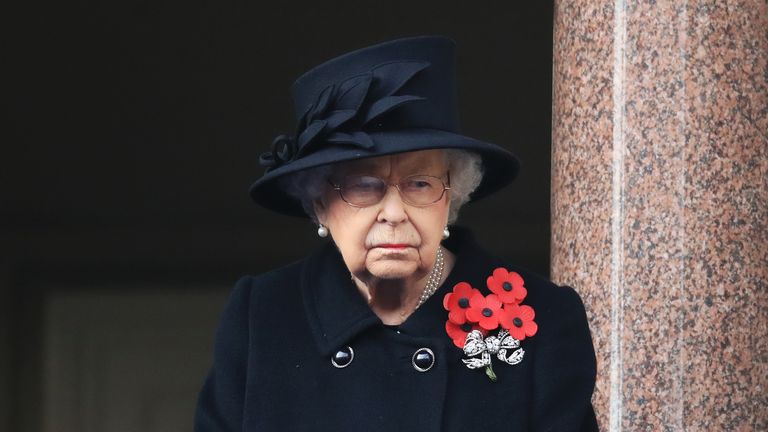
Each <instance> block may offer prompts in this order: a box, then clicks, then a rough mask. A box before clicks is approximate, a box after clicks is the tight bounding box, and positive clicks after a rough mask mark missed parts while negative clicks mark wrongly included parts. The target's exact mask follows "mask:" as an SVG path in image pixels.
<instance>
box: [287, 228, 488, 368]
mask: <svg viewBox="0 0 768 432" xmlns="http://www.w3.org/2000/svg"><path fill="white" fill-rule="evenodd" d="M443 246H445V247H446V248H447V249H448V250H450V251H451V252H453V253H454V255H456V263H455V265H454V267H453V269H452V270H451V273H450V274H449V275H448V277H447V278H446V280H445V282H443V284H442V285H441V286H440V288H438V290H437V291H436V292H435V294H434V295H432V297H430V299H429V300H427V301H426V302H425V303H424V304H423V305H422V306H421V307H419V308H418V309H417V310H416V311H415V312H414V313H413V314H411V315H410V316H409V317H408V319H407V320H406V321H405V322H403V323H402V324H401V325H400V326H398V330H400V331H401V332H403V333H405V334H409V335H412V336H416V337H428V338H441V339H445V340H446V341H448V342H450V339H448V337H447V335H446V333H445V321H446V320H447V312H446V311H445V309H443V304H442V301H443V297H444V296H445V294H446V293H447V292H449V291H450V290H451V289H452V288H453V286H454V285H455V284H456V283H458V282H459V281H468V282H470V283H472V284H473V285H475V286H478V288H480V289H481V291H485V290H486V288H485V283H484V282H485V278H486V277H487V275H488V274H490V273H491V272H492V271H493V269H494V268H496V267H498V266H500V265H502V264H501V262H500V261H499V260H497V259H495V258H492V257H491V256H489V255H488V254H487V253H486V252H485V251H484V250H482V249H481V248H480V246H479V245H478V244H477V243H476V242H475V240H474V238H473V236H472V234H471V232H470V231H469V230H468V229H466V228H461V227H452V228H451V237H450V239H448V240H446V241H444V242H443ZM301 285H302V286H301V291H302V296H303V300H304V307H305V312H306V315H307V319H308V321H309V324H310V327H311V328H312V332H313V335H314V339H315V341H316V342H317V345H318V348H319V349H320V352H321V354H322V355H331V354H332V353H334V352H336V350H337V349H339V347H342V346H345V345H349V342H350V341H351V340H352V339H353V338H354V337H355V336H357V335H359V334H360V333H362V332H364V331H365V330H367V329H369V328H371V327H376V326H383V323H382V322H381V320H380V319H379V317H378V316H376V314H375V313H373V311H372V310H371V308H370V307H368V305H367V304H366V302H365V301H364V300H363V298H362V296H361V295H360V293H359V292H358V290H357V288H356V287H355V285H354V283H353V282H352V279H351V276H350V273H349V270H348V269H347V267H346V265H345V264H344V260H343V259H342V257H341V254H340V253H339V251H338V249H337V248H336V246H335V245H334V244H333V243H332V242H328V243H327V244H325V245H324V246H323V247H322V248H321V249H320V250H319V251H317V252H316V253H314V254H312V255H311V256H310V257H309V258H308V259H307V261H306V262H305V265H304V267H303V269H302V278H301ZM458 351H460V350H458Z"/></svg>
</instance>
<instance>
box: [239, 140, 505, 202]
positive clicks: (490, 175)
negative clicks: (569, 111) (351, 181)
mask: <svg viewBox="0 0 768 432" xmlns="http://www.w3.org/2000/svg"><path fill="white" fill-rule="evenodd" d="M369 135H370V137H371V139H372V141H373V142H374V144H375V146H374V147H373V148H371V149H364V148H360V147H356V146H345V145H333V146H327V147H325V148H322V149H318V150H317V151H315V152H313V153H311V154H309V155H306V156H303V157H301V158H299V159H296V160H294V161H291V162H289V163H286V164H284V165H281V166H279V167H277V168H274V169H272V170H269V171H268V172H266V173H265V174H264V175H263V176H262V177H261V178H260V179H258V180H257V181H256V182H254V183H253V184H252V185H251V188H250V195H251V198H253V200H254V201H255V202H256V203H257V204H259V205H261V206H264V207H266V208H268V209H270V210H274V211H276V212H279V213H282V214H286V215H290V216H299V217H306V216H307V215H306V213H305V212H304V209H303V208H302V206H301V203H300V202H299V201H298V200H296V199H295V198H294V197H292V196H289V195H288V194H286V193H285V191H284V190H282V189H281V188H280V185H279V179H281V178H283V177H285V176H287V175H290V174H292V173H295V172H298V171H302V170H305V169H308V168H314V167H318V166H321V165H328V164H334V163H338V162H345V161H351V160H357V159H364V158H370V157H377V156H386V155H390V154H395V153H405V152H412V151H419V150H430V149H461V150H468V151H473V152H475V153H477V154H479V155H480V157H481V158H482V161H483V179H482V181H481V182H480V185H479V186H478V187H477V189H476V190H475V191H474V192H473V193H472V194H471V195H470V201H476V200H478V199H480V198H483V197H485V196H488V195H490V194H492V193H493V192H496V191H497V190H499V189H501V188H503V187H504V186H506V185H507V184H509V183H510V182H512V180H514V179H515V177H516V176H517V173H518V171H519V170H520V161H519V160H518V159H517V157H516V156H515V155H513V154H512V153H511V152H509V151H507V150H505V149H504V148H502V147H500V146H498V145H495V144H491V143H487V142H484V141H480V140H477V139H474V138H470V137H467V136H464V135H460V134H456V133H452V132H446V131H442V130H437V129H417V128H413V129H400V130H396V131H377V132H370V133H369Z"/></svg>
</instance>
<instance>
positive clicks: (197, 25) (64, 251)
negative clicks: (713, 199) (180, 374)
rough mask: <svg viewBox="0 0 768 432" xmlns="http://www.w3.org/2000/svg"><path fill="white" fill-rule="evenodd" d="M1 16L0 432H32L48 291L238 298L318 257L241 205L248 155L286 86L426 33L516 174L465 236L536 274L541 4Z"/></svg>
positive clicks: (220, 5)
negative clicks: (297, 262)
mask: <svg viewBox="0 0 768 432" xmlns="http://www.w3.org/2000/svg"><path fill="white" fill-rule="evenodd" d="M11 8H12V9H10V10H9V11H8V12H7V13H6V15H5V17H4V18H3V21H5V22H4V25H3V27H4V28H5V30H4V32H6V33H7V34H6V35H5V37H4V38H3V40H4V45H5V46H4V47H3V52H4V53H5V57H6V58H5V60H4V62H3V63H4V67H3V69H4V74H5V76H6V78H5V85H4V86H3V87H4V89H5V91H4V92H3V104H4V105H5V106H6V110H5V111H6V112H7V117H6V118H7V119H8V120H9V122H8V124H7V126H6V127H5V128H3V129H4V131H3V135H4V138H3V139H2V141H3V144H2V150H3V151H2V155H3V156H2V159H1V162H0V167H1V170H0V317H2V318H0V319H1V320H2V322H0V353H1V355H0V385H1V387H0V430H9V431H16V430H38V429H37V428H38V427H39V420H37V414H39V403H38V402H39V399H40V397H41V396H40V392H41V390H40V385H41V380H42V378H41V376H42V367H43V366H42V365H43V364H44V361H43V359H42V355H43V354H42V353H41V350H40V343H41V342H40V341H41V340H42V338H44V336H45V335H44V334H42V326H41V321H42V319H43V317H42V314H43V307H42V305H43V304H44V301H45V298H46V296H47V295H49V291H50V290H51V289H89V288H91V289H95V288H94V287H103V286H105V285H110V284H113V285H120V284H123V285H125V284H126V283H129V284H131V285H132V286H136V287H139V288H137V289H151V288H140V287H142V286H146V287H150V286H157V285H159V284H160V285H162V284H167V285H173V286H181V287H183V286H185V285H186V284H189V285H190V286H191V285H199V284H200V283H201V282H206V283H208V282H210V283H211V284H215V285H222V286H231V285H232V283H234V281H235V280H236V279H237V277H238V276H240V275H242V274H245V273H258V272H261V271H264V270H266V269H269V268H273V267H275V266H278V265H281V264H283V263H287V262H289V261H292V260H294V259H297V258H299V257H301V256H303V255H304V254H306V252H307V251H308V250H309V249H311V248H313V247H315V246H316V245H317V244H318V243H319V242H320V240H319V239H318V238H317V237H316V234H315V227H313V226H312V225H311V224H309V223H308V222H307V221H305V220H301V219H294V218H288V217H284V216H279V215H274V214H271V213H269V212H268V211H266V210H263V209H260V208H258V207H256V206H255V205H254V204H252V203H251V202H250V201H249V197H248V195H247V188H248V186H249V184H250V183H251V182H252V181H253V180H254V179H256V178H257V177H258V176H259V175H260V173H261V168H260V167H259V166H258V163H257V158H258V154H259V153H260V152H262V151H264V150H266V149H267V147H268V145H269V144H270V142H271V140H272V138H273V137H274V136H276V135H277V134H279V133H288V132H291V131H293V129H294V120H293V116H292V112H293V111H292V106H291V102H290V98H289V87H290V85H291V83H292V82H293V80H294V79H295V78H296V77H297V76H298V75H300V74H301V73H302V72H304V71H305V70H307V69H308V68H310V67H312V66H314V65H316V64H318V63H320V62H322V61H324V60H327V59H329V58H331V57H334V56H336V55H338V54H341V53H343V52H346V51H349V50H352V49H356V48H360V47H363V46H366V45H369V44H373V43H377V42H381V41H384V40H388V39H392V38H397V37H403V36H413V35H422V34H443V35H447V36H450V37H452V38H453V39H454V40H455V41H456V42H457V48H458V49H457V54H458V73H459V77H458V82H459V101H460V118H461V120H462V129H463V131H464V133H465V134H467V135H470V136H475V137H478V138H481V139H484V140H486V141H490V142H494V143H497V144H500V145H502V146H504V147H506V148H508V149H510V150H512V151H513V152H514V153H516V154H517V155H518V156H519V157H520V159H521V160H522V161H523V166H522V171H521V175H520V177H519V179H518V180H517V181H516V182H515V183H514V184H513V185H511V186H510V187H508V188H507V189H505V190H504V191H503V192H501V193H498V194H496V195H494V196H492V197H490V198H487V199H485V200H483V201H480V202H478V203H474V204H471V205H469V206H467V207H465V209H464V210H463V213H462V215H461V216H460V218H459V223H460V224H462V225H468V226H470V227H472V228H473V230H474V232H475V235H476V236H477V237H478V238H479V240H480V242H481V243H482V244H484V245H485V246H486V247H487V248H488V249H489V250H491V251H492V252H494V253H496V254H497V255H500V256H502V257H505V258H507V259H508V260H509V261H510V262H513V263H516V264H519V265H522V266H524V267H528V268H531V269H533V270H535V271H538V272H539V273H543V274H547V273H548V265H549V174H550V123H551V70H552V5H551V4H549V2H523V3H520V2H475V3H471V4H470V3H468V2H457V3H456V6H452V3H449V2H444V1H442V2H435V1H425V2H402V1H398V2H383V1H381V2H361V1H334V2H332V3H330V2H309V1H304V2H284V3H280V4H278V3H264V2H224V1H220V2H199V1H198V2H194V1H191V2H175V3H172V2H168V1H130V2H129V1H112V2H102V3H95V2H77V3H73V2H58V3H50V4H17V5H15V6H11ZM51 287H55V288H51ZM216 307H218V305H216ZM94 325H98V323H94ZM210 342H211V341H210V340H209V337H208V335H206V336H205V337H201V342H200V343H201V344H210ZM190 379H193V380H200V379H201V378H200V377H191V378H190ZM6 425H7V426H8V427H4V426H6Z"/></svg>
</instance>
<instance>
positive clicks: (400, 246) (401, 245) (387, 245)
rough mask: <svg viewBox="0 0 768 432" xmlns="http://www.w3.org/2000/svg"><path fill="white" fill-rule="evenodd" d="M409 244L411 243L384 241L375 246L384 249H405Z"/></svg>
mask: <svg viewBox="0 0 768 432" xmlns="http://www.w3.org/2000/svg"><path fill="white" fill-rule="evenodd" d="M410 246H411V245H409V244H405V243H385V244H380V245H378V246H376V247H378V248H384V249H405V248H407V247H410Z"/></svg>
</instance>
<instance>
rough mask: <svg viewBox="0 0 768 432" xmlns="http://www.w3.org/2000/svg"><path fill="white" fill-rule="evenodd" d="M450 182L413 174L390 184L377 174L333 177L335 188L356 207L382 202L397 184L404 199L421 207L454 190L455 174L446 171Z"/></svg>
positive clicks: (332, 184)
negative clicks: (335, 181)
mask: <svg viewBox="0 0 768 432" xmlns="http://www.w3.org/2000/svg"><path fill="white" fill-rule="evenodd" d="M446 176H447V178H448V185H446V184H445V183H444V182H443V180H442V179H441V178H439V177H434V176H428V175H413V176H409V177H406V178H404V179H402V180H400V181H399V182H398V183H394V184H389V183H387V182H386V181H385V180H384V179H381V178H379V177H374V176H350V177H345V178H343V179H342V180H340V181H339V183H333V182H331V181H329V183H330V184H331V186H333V190H336V191H338V192H339V195H340V196H341V199H343V200H344V201H346V203H347V204H349V205H351V206H352V207H368V206H372V205H374V204H378V203H379V202H380V201H381V200H382V199H384V196H385V195H386V194H387V189H389V187H390V186H394V187H396V188H397V190H398V192H400V197H401V198H402V199H403V202H405V203H406V204H410V205H412V206H417V207H425V206H428V205H430V204H434V203H436V202H438V201H440V199H441V198H442V197H443V195H444V194H445V191H447V190H450V189H451V187H450V186H449V185H450V184H451V175H450V173H446Z"/></svg>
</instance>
